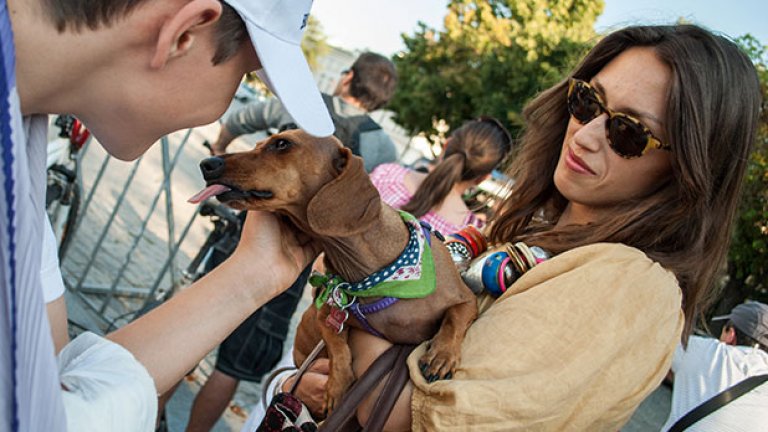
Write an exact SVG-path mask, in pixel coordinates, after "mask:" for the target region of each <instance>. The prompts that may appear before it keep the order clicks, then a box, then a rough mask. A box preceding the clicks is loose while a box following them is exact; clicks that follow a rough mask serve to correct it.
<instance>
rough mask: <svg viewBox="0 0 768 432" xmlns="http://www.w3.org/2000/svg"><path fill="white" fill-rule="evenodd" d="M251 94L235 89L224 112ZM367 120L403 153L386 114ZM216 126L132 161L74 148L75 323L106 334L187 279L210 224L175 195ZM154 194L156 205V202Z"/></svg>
mask: <svg viewBox="0 0 768 432" xmlns="http://www.w3.org/2000/svg"><path fill="white" fill-rule="evenodd" d="M259 97H260V95H258V94H255V93H254V92H253V91H252V90H249V88H248V87H247V86H241V88H240V90H239V91H238V94H237V95H236V97H235V99H234V100H233V103H232V105H231V106H230V110H229V111H231V110H235V109H238V108H240V107H242V106H244V104H247V103H250V102H252V101H253V100H255V99H256V98H259ZM226 116H227V114H225V115H224V117H225V118H226ZM373 117H374V118H375V119H376V120H377V121H378V122H380V123H381V125H382V127H383V128H384V129H385V130H386V131H387V133H389V134H390V135H391V136H392V138H393V139H394V141H395V143H396V145H397V146H398V147H400V149H401V151H402V152H403V153H405V152H406V151H407V150H410V145H409V144H410V140H409V139H408V138H407V136H406V134H405V131H404V130H403V129H402V128H400V127H399V126H397V125H396V124H395V123H394V122H393V121H392V120H391V118H390V117H391V116H390V114H389V113H386V112H383V111H377V112H376V113H374V115H373ZM218 131H219V127H218V126H217V125H208V126H203V127H199V128H195V129H189V130H186V131H181V132H177V133H173V134H170V135H168V136H166V137H164V138H162V139H161V140H160V142H159V143H158V144H155V145H154V146H153V147H152V148H150V149H149V150H148V151H147V153H146V154H145V155H143V156H142V157H141V158H140V159H138V160H137V161H135V162H132V163H125V162H121V161H118V160H115V159H113V158H111V157H110V156H109V155H107V154H106V152H105V151H104V150H103V148H102V147H101V146H100V145H88V146H87V147H86V148H84V149H83V151H81V154H80V157H81V158H82V159H81V164H80V168H81V176H82V177H81V178H82V182H83V190H84V191H86V192H87V193H85V194H84V196H85V197H86V198H85V200H84V202H83V203H82V204H83V205H82V206H81V210H80V212H79V214H78V221H77V223H76V225H75V229H74V230H73V232H71V233H70V235H73V236H74V238H73V241H72V242H71V246H70V247H69V248H68V249H67V250H66V251H65V254H64V255H63V256H62V257H61V266H62V273H63V276H64V280H65V284H66V286H67V294H66V296H67V306H68V312H69V316H70V321H71V323H73V324H74V326H75V327H79V328H81V329H86V330H90V331H94V332H99V333H106V332H108V331H109V330H111V329H113V328H115V327H119V326H120V325H122V324H124V323H127V322H128V321H130V320H131V319H132V318H134V317H135V316H136V315H137V314H140V313H143V312H145V311H146V310H148V309H150V308H151V307H153V306H154V305H156V304H158V303H159V302H160V301H162V300H163V299H165V298H167V297H168V296H170V295H172V294H173V293H174V292H175V291H176V290H178V289H179V288H180V287H182V286H184V285H185V284H186V283H188V281H187V280H185V278H184V277H183V272H182V271H180V269H183V268H185V267H186V266H187V264H188V263H189V262H190V261H191V258H190V257H193V256H194V255H195V254H196V253H197V251H198V250H199V249H200V247H201V245H203V243H204V241H205V238H206V236H207V234H208V233H209V231H210V226H209V224H207V223H197V224H195V223H194V222H195V220H196V216H197V214H198V213H197V207H196V206H193V205H190V204H186V203H184V204H182V205H178V202H179V201H178V200H179V195H182V194H184V196H183V199H184V201H185V200H186V198H187V197H189V196H191V195H192V193H194V192H195V191H196V190H195V189H196V188H199V187H202V186H203V184H204V182H203V179H202V176H201V175H200V173H199V170H198V168H197V166H198V162H199V161H200V160H201V159H203V158H205V157H207V156H208V151H207V149H205V148H204V147H203V146H202V145H200V144H201V142H202V140H203V139H206V138H207V139H209V140H212V139H213V138H214V137H215V136H216V135H217V134H218ZM263 136H264V135H263V134H262V135H256V136H253V135H251V136H244V137H242V138H241V139H239V140H236V141H235V142H233V143H232V146H231V148H232V150H234V151H236V150H237V147H238V146H240V147H241V148H240V149H242V150H244V149H248V148H250V146H251V145H253V143H254V142H255V141H256V139H259V138H261V137H263ZM401 156H402V154H401ZM161 198H162V199H163V204H164V205H159V204H160V200H161ZM174 198H175V200H176V203H177V205H174ZM177 227H182V228H181V230H180V232H178V230H177Z"/></svg>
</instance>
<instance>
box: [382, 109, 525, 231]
mask: <svg viewBox="0 0 768 432" xmlns="http://www.w3.org/2000/svg"><path fill="white" fill-rule="evenodd" d="M511 146H512V140H511V137H510V135H509V132H507V130H506V129H505V128H504V126H502V125H501V123H499V121H498V120H496V119H493V118H490V117H489V118H480V119H477V120H472V121H469V122H466V123H465V124H463V125H462V126H461V127H459V128H458V129H456V130H455V131H454V132H453V133H452V134H451V135H450V137H449V138H448V140H447V141H446V143H445V149H444V152H443V154H442V155H441V157H440V161H439V162H438V163H437V165H436V166H435V167H434V168H433V169H432V170H431V171H430V172H429V173H422V172H418V171H414V170H410V169H408V168H406V167H403V166H401V165H398V164H384V165H380V166H379V167H378V168H376V169H375V170H374V171H373V172H372V173H371V181H373V185H374V186H376V189H378V190H379V194H381V199H382V200H384V202H385V203H387V204H389V205H390V206H392V207H394V208H397V209H401V210H403V211H406V212H408V213H411V214H412V215H414V216H416V217H417V218H419V219H421V220H422V221H424V222H427V223H429V224H430V225H432V228H434V229H436V230H437V231H439V232H441V233H442V234H445V235H447V234H451V233H455V232H457V231H459V230H460V229H461V228H463V227H465V226H467V225H474V226H475V227H477V228H483V226H484V225H485V222H484V220H483V219H481V218H480V217H479V216H478V215H477V214H475V213H474V212H473V211H472V210H471V209H469V208H468V207H467V205H466V203H465V202H464V199H463V196H464V193H465V192H466V191H467V190H468V189H470V188H472V187H475V186H477V185H478V184H480V183H481V182H482V181H483V180H485V179H486V178H488V176H489V175H490V174H491V171H493V169H494V168H496V167H497V166H498V165H499V162H501V161H502V160H503V159H504V157H505V156H506V155H507V154H508V153H509V151H510V149H511Z"/></svg>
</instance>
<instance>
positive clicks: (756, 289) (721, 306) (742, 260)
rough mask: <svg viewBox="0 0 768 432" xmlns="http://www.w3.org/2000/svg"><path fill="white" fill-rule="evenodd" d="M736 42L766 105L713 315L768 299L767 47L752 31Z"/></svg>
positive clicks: (765, 301)
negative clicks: (746, 302) (749, 62)
mask: <svg viewBox="0 0 768 432" xmlns="http://www.w3.org/2000/svg"><path fill="white" fill-rule="evenodd" d="M736 42H738V43H739V45H741V47H742V48H743V49H744V51H745V52H746V53H747V54H748V55H749V56H750V58H751V59H752V61H753V62H754V64H755V67H756V68H757V72H758V76H759V78H760V84H761V86H760V87H761V90H762V94H763V107H762V109H761V111H760V120H759V124H758V130H757V139H756V140H755V148H754V151H753V153H752V156H751V157H750V160H749V165H748V166H747V174H746V177H745V179H744V191H743V193H742V200H741V205H740V207H739V211H738V214H737V219H736V223H735V227H734V231H733V238H732V244H731V248H730V251H729V254H728V267H727V268H728V277H727V278H726V283H725V286H724V288H723V291H722V293H721V297H720V299H719V300H718V302H717V303H716V306H715V308H714V310H713V311H712V313H711V314H710V316H712V315H722V314H727V313H728V312H729V311H730V310H731V309H732V308H733V307H734V306H736V305H737V304H739V303H742V302H743V301H744V300H747V299H751V300H757V301H761V302H764V303H768V105H767V104H766V101H767V100H768V47H766V46H764V45H762V44H761V43H760V42H759V41H758V40H757V39H755V38H754V37H753V36H751V35H749V34H748V35H745V36H742V37H740V38H738V39H737V40H736Z"/></svg>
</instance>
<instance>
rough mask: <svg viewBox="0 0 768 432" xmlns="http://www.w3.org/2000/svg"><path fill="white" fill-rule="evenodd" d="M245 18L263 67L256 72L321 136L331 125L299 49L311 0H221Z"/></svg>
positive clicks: (292, 112)
mask: <svg viewBox="0 0 768 432" xmlns="http://www.w3.org/2000/svg"><path fill="white" fill-rule="evenodd" d="M224 1H225V2H226V3H227V4H229V5H230V6H232V8H233V9H235V10H236V11H237V13H238V14H240V16H241V17H242V18H243V21H245V26H246V28H247V29H248V34H249V35H250V37H251V42H252V43H253V47H254V48H255V49H256V54H258V56H259V60H260V61H261V65H262V67H263V69H260V70H258V71H256V74H257V75H258V76H259V78H261V80H262V81H264V84H266V85H267V87H269V89H270V90H271V91H272V93H274V94H275V95H276V96H277V97H278V99H280V102H281V103H282V104H283V106H284V107H285V109H286V110H287V111H288V113H289V114H290V115H291V117H293V120H294V121H295V122H296V124H297V125H298V126H299V127H300V128H301V129H304V130H305V131H307V132H308V133H310V134H312V135H315V136H319V137H325V136H329V135H331V134H333V131H334V126H333V122H332V121H331V117H330V115H329V114H328V109H327V108H326V106H325V103H323V99H322V98H321V96H320V92H319V90H318V89H317V84H315V79H314V78H313V77H312V72H311V71H310V70H309V65H307V60H306V59H305V58H304V53H303V52H302V51H301V37H302V35H303V33H304V28H306V26H307V20H308V19H309V10H310V8H311V7H312V0H224Z"/></svg>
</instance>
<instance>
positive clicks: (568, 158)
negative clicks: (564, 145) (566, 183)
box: [565, 148, 597, 175]
mask: <svg viewBox="0 0 768 432" xmlns="http://www.w3.org/2000/svg"><path fill="white" fill-rule="evenodd" d="M565 164H566V165H567V166H568V168H570V169H571V170H573V171H576V172H577V173H579V174H588V175H597V173H596V172H594V171H592V168H590V167H589V165H587V164H586V162H584V161H583V160H581V159H579V157H578V156H576V155H575V154H573V151H571V149H570V148H569V149H568V153H566V155H565Z"/></svg>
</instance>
